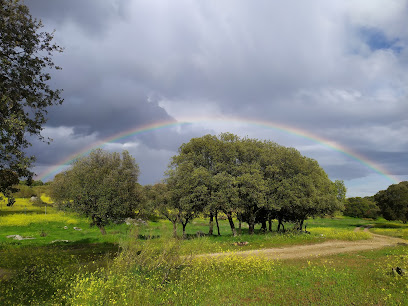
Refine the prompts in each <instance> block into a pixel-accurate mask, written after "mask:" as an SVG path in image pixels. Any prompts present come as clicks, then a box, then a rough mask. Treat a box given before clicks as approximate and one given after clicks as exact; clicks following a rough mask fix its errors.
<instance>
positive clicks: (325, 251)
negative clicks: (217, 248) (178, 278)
mask: <svg viewBox="0 0 408 306" xmlns="http://www.w3.org/2000/svg"><path fill="white" fill-rule="evenodd" d="M361 229H362V228H356V229H355V230H356V231H359V230H361ZM364 231H369V229H368V228H365V229H364ZM372 235H373V238H372V239H368V240H358V241H339V240H332V241H326V242H323V243H319V244H311V245H295V246H289V247H281V248H272V249H260V250H251V251H242V252H236V253H235V254H236V255H238V256H261V257H263V258H267V259H296V258H307V257H318V256H325V255H333V254H338V253H348V252H357V251H367V250H374V249H380V248H383V247H388V246H396V245H401V244H404V245H408V241H407V240H404V239H401V238H395V237H389V236H383V235H377V234H372ZM230 254H231V253H212V254H204V255H199V256H205V257H207V256H208V257H218V256H226V255H230Z"/></svg>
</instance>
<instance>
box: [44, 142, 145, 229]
mask: <svg viewBox="0 0 408 306" xmlns="http://www.w3.org/2000/svg"><path fill="white" fill-rule="evenodd" d="M138 176H139V167H138V165H137V164H136V162H135V159H134V158H133V157H132V156H131V155H130V154H129V153H128V152H127V151H123V152H122V156H121V155H120V154H119V153H116V152H115V153H109V152H106V151H103V150H101V149H97V150H94V151H92V152H91V153H90V154H89V156H86V157H82V158H79V159H77V160H76V161H74V163H73V164H72V166H71V169H69V170H67V171H65V172H63V173H61V174H60V175H58V176H56V177H55V179H54V182H53V183H52V184H51V197H52V198H53V199H54V201H55V202H57V203H58V204H59V205H60V206H62V207H67V208H70V209H72V210H73V211H76V212H78V213H81V214H83V215H85V216H87V217H90V218H91V220H92V223H91V225H96V226H97V227H98V228H99V229H100V230H101V233H102V234H105V225H107V224H109V223H111V222H114V221H120V220H123V219H125V218H126V217H132V216H134V215H135V210H136V209H137V207H138V204H139V202H140V193H141V192H140V190H139V188H140V186H139V185H138V184H137V179H138Z"/></svg>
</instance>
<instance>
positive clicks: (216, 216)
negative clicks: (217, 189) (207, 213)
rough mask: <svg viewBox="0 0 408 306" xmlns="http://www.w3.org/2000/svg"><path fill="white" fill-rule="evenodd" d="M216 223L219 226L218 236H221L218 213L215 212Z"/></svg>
mask: <svg viewBox="0 0 408 306" xmlns="http://www.w3.org/2000/svg"><path fill="white" fill-rule="evenodd" d="M215 223H216V224H217V231H218V236H221V233H220V225H219V224H218V211H215Z"/></svg>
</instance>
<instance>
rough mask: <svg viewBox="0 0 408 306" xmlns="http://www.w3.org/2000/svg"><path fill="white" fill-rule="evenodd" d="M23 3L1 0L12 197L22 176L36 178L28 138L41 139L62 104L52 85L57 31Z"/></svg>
mask: <svg viewBox="0 0 408 306" xmlns="http://www.w3.org/2000/svg"><path fill="white" fill-rule="evenodd" d="M42 27H43V25H42V23H41V21H39V20H37V19H35V18H33V17H32V16H31V15H30V12H29V9H28V8H27V6H25V5H24V4H23V3H22V2H21V1H19V0H0V181H1V184H0V192H3V193H5V194H9V193H10V188H11V186H12V185H13V184H14V183H15V182H16V181H18V179H19V178H21V177H29V176H30V175H32V173H31V172H30V170H29V168H30V165H31V163H32V162H33V161H34V156H26V154H25V152H24V151H25V149H26V148H27V147H28V146H29V145H30V142H29V140H28V136H30V135H31V136H32V135H35V136H37V137H39V138H40V139H41V140H44V138H43V137H42V136H41V134H40V132H41V130H42V129H43V126H44V124H45V122H46V119H47V118H46V115H47V108H48V107H49V106H51V105H55V104H60V103H62V101H63V100H62V99H61V97H60V94H61V91H60V90H58V89H56V90H54V89H52V88H51V87H50V86H49V81H50V79H51V75H50V71H51V70H52V69H60V67H58V66H55V65H54V62H53V60H52V55H53V53H54V52H62V49H61V48H60V47H59V46H57V45H56V44H54V43H53V42H52V40H53V33H48V32H44V31H41V28H42Z"/></svg>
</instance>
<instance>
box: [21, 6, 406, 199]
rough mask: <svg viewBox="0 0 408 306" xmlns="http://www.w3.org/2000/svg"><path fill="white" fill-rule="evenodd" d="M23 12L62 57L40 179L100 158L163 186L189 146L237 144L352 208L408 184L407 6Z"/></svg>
mask: <svg viewBox="0 0 408 306" xmlns="http://www.w3.org/2000/svg"><path fill="white" fill-rule="evenodd" d="M25 3H26V5H27V6H28V7H29V8H30V12H31V14H32V15H33V16H34V17H36V18H39V19H41V20H42V22H43V24H44V30H46V31H53V30H55V36H54V37H55V42H56V43H58V44H59V45H60V46H62V47H64V52H63V53H61V54H55V55H54V57H53V60H54V62H55V63H56V64H57V65H59V66H61V67H62V70H60V71H52V79H51V82H50V84H51V86H52V87H53V88H61V89H63V90H64V91H63V98H64V99H65V100H64V103H63V104H62V105H61V106H55V107H51V108H49V109H48V118H49V119H48V121H47V123H46V125H45V126H44V130H43V132H42V134H43V135H44V136H46V137H50V138H52V139H53V141H52V143H51V144H50V145H47V144H45V143H42V142H40V141H38V140H35V139H33V141H32V142H33V145H32V147H31V148H30V149H29V153H30V154H34V155H36V157H37V161H36V163H35V167H34V168H33V170H34V171H35V173H36V174H37V175H38V176H37V179H42V180H44V181H47V180H51V179H52V178H53V176H54V175H55V174H56V173H57V172H58V171H62V170H64V169H67V168H68V167H69V166H68V165H69V161H70V160H71V159H72V158H74V157H78V156H80V154H86V152H88V151H89V150H90V149H92V148H96V147H98V146H101V147H103V148H104V149H106V150H109V151H117V152H121V151H123V150H128V151H129V152H130V154H131V155H132V156H133V157H135V159H136V162H137V163H138V164H139V167H140V170H141V173H140V177H139V182H140V183H141V184H154V183H156V182H159V181H160V180H161V179H162V178H163V175H164V171H165V170H166V168H167V165H168V163H169V161H170V158H171V157H172V156H173V155H176V154H177V149H178V148H179V147H180V145H181V144H182V143H185V142H188V141H189V140H190V139H191V138H193V137H201V136H203V135H206V134H213V135H218V134H219V133H221V132H232V133H234V134H237V135H240V136H243V137H244V136H248V137H251V138H257V139H268V140H272V141H274V142H277V143H278V144H281V145H283V146H287V147H294V148H296V149H298V150H299V151H300V152H301V153H302V154H303V155H305V156H308V157H311V158H314V159H316V160H317V161H318V162H319V164H320V166H322V167H323V168H324V169H325V171H326V172H327V174H328V175H329V177H330V179H332V180H333V181H334V180H336V179H340V180H344V182H345V185H346V187H347V189H348V191H347V196H348V197H351V196H370V195H374V194H375V193H377V192H378V191H379V190H383V189H386V188H387V187H388V186H389V185H390V184H393V183H397V182H399V181H404V180H408V136H407V135H408V101H407V98H408V73H407V71H408V18H407V16H408V1H404V0H331V1H326V0H313V1H302V0H287V1H277V0H275V1H272V0H265V1H264V0H257V1H251V0H246V1H243V0H217V1H204V0H194V1H193V0H174V1H162V0H104V1H100V0H70V1H64V0H53V1H48V0H25ZM166 123H173V124H167V125H166ZM149 127H150V128H149ZM127 132H128V134H129V135H128V136H126V137H120V136H125V135H127V134H126V133H127ZM132 132H133V133H132ZM108 140H110V141H111V142H108Z"/></svg>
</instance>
